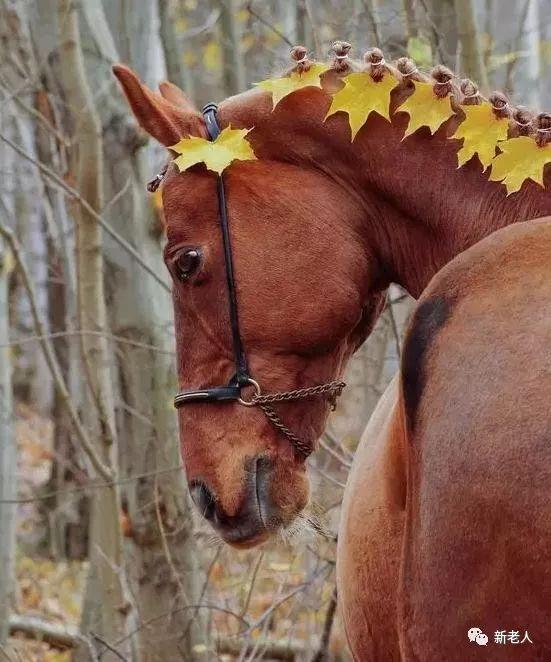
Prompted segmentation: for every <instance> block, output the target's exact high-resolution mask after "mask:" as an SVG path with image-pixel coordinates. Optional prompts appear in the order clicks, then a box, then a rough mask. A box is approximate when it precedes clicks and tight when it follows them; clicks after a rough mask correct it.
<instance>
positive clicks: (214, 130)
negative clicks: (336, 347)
mask: <svg viewBox="0 0 551 662" xmlns="http://www.w3.org/2000/svg"><path fill="white" fill-rule="evenodd" d="M216 113H217V106H216V104H214V103H209V104H207V105H206V106H205V107H204V108H203V118H204V120H205V124H206V127H207V132H208V134H209V139H210V140H211V141H214V140H216V138H217V137H218V136H219V135H220V125H219V124H218V120H217V117H216ZM216 190H217V195H218V217H219V221H220V230H221V234H222V245H223V249H224V264H225V270H226V285H227V290H228V304H229V318H230V327H231V334H232V348H233V356H234V363H235V372H234V375H233V377H232V378H231V379H230V381H229V383H228V384H227V385H226V386H214V387H210V388H202V389H199V390H194V391H181V392H180V393H178V394H177V395H176V397H175V398H174V406H175V407H176V408H179V407H183V406H185V405H187V404H190V403H193V402H195V403H197V402H224V401H234V402H238V403H239V404H241V405H243V406H247V407H259V408H260V409H261V410H262V411H263V412H264V414H265V416H266V417H267V419H268V420H269V421H270V422H271V423H272V425H273V426H274V427H275V428H276V429H277V430H278V431H279V432H281V433H282V434H283V435H284V436H285V437H287V439H288V440H289V441H290V442H291V444H292V445H293V447H294V449H295V452H296V453H297V454H298V455H300V456H302V457H307V456H308V455H309V454H310V453H311V452H312V450H313V448H314V443H313V442H308V441H304V440H301V439H300V438H299V437H297V436H296V435H295V434H294V433H293V432H292V431H291V430H290V429H289V428H288V427H287V426H286V425H285V424H284V423H283V421H282V420H281V419H280V418H279V415H278V414H277V413H276V411H275V410H274V409H273V408H272V406H271V405H272V404H274V403H277V402H292V401H296V400H301V399H307V398H317V397H325V398H327V399H328V400H329V401H330V402H331V403H332V404H333V405H334V403H335V400H336V398H337V397H338V396H339V395H340V394H341V391H342V389H343V388H344V386H345V384H344V382H340V381H334V382H328V383H327V384H320V385H318V386H311V387H308V388H303V389H297V390H294V391H285V392H283V393H270V394H262V393H261V390H260V386H259V385H258V383H257V382H256V381H255V380H254V379H253V378H252V377H251V374H250V372H249V366H248V362H247V356H246V354H245V349H244V347H243V341H242V339H241V331H240V329H239V314H238V307H237V292H236V288H235V278H234V268H233V254H232V248H231V237H230V228H229V221H228V208H227V204H226V190H225V187H224V179H223V175H222V174H220V175H218V179H217V183H216ZM246 386H252V387H253V388H254V390H255V393H254V395H253V396H252V398H251V399H250V400H248V401H247V400H244V399H243V398H242V397H241V390H242V389H243V388H244V387H246Z"/></svg>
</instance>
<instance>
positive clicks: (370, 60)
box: [285, 40, 551, 147]
mask: <svg viewBox="0 0 551 662" xmlns="http://www.w3.org/2000/svg"><path fill="white" fill-rule="evenodd" d="M351 49H352V45H351V44H350V43H349V42H346V41H340V40H338V41H335V42H333V43H332V45H331V55H330V60H329V62H328V64H329V70H330V71H333V72H334V73H336V74H338V75H339V76H346V74H348V73H355V72H362V71H363V72H368V73H369V74H370V75H371V77H372V78H373V80H375V81H377V80H380V79H381V78H382V77H383V76H384V74H385V73H386V72H390V73H391V74H392V75H393V76H394V77H395V78H396V79H397V80H398V82H399V83H401V84H402V85H406V86H407V85H408V83H409V87H410V88H411V91H413V84H412V82H411V81H420V82H423V83H432V85H433V87H434V92H435V94H436V95H437V96H441V97H445V96H448V95H450V96H451V100H452V108H453V110H454V113H455V115H456V116H460V115H461V106H468V105H476V104H479V103H482V102H484V101H487V102H489V103H490V104H491V106H492V109H493V111H494V114H495V115H496V117H497V118H508V119H509V137H511V138H512V137H517V136H532V137H533V138H534V140H535V141H536V143H537V144H538V146H540V147H543V146H545V145H546V144H548V143H549V142H551V113H548V112H540V113H537V112H536V111H533V110H530V109H529V108H527V107H526V106H524V105H520V104H519V105H513V104H511V101H510V99H509V98H508V96H507V95H506V94H505V93H504V92H500V91H493V92H491V93H490V94H489V95H488V96H487V97H486V96H484V95H483V94H482V93H481V92H480V89H479V86H478V84H477V83H476V82H474V81H473V80H471V79H470V78H462V77H461V76H459V75H458V74H457V73H455V72H453V71H452V70H451V69H449V68H448V67H446V66H444V65H442V64H437V65H435V66H433V67H432V68H430V69H429V70H428V71H426V72H423V71H422V70H421V68H420V67H418V66H417V65H416V63H415V62H414V60H413V59H412V58H410V57H400V58H398V59H397V60H394V61H392V62H387V61H386V60H385V57H384V54H383V51H382V50H381V49H380V48H369V49H368V50H366V51H365V53H364V55H363V58H362V60H358V59H353V58H351V57H350V55H349V53H350V50H351ZM290 54H291V58H292V59H293V60H294V61H295V65H294V66H293V67H291V68H290V69H287V71H286V72H285V73H286V74H287V75H288V74H290V73H291V72H293V71H298V72H301V71H305V70H307V69H308V67H309V66H310V65H311V64H312V62H311V61H310V59H309V58H308V51H307V49H306V48H305V47H304V46H295V47H294V48H292V49H291V51H290ZM458 119H460V118H459V117H458ZM460 121H461V120H460Z"/></svg>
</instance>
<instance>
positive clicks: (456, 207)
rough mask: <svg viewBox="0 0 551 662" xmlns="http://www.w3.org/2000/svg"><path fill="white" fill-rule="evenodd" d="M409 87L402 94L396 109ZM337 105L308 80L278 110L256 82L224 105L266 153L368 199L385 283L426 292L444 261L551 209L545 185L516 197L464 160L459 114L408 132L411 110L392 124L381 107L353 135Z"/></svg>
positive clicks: (367, 232) (368, 225)
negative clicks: (332, 108) (333, 110)
mask: <svg viewBox="0 0 551 662" xmlns="http://www.w3.org/2000/svg"><path fill="white" fill-rule="evenodd" d="M404 94H405V95H406V96H407V93H406V92H405V90H403V89H402V90H397V92H396V93H395V94H394V93H393V101H392V105H393V107H394V109H395V108H397V107H398V106H399V105H400V103H401V102H402V101H403V99H404V98H405V96H404ZM329 105H330V99H329V97H328V95H327V94H326V93H324V92H323V91H322V90H318V89H316V88H306V89H304V90H301V91H299V92H296V93H294V94H292V95H290V96H289V97H287V98H286V99H284V101H283V102H282V103H281V104H280V106H278V107H277V108H276V109H275V110H274V111H272V104H271V100H270V97H269V96H268V95H266V94H265V93H263V92H260V90H254V91H250V92H248V93H245V94H243V95H239V96H237V97H233V98H231V99H228V100H227V101H226V102H224V105H223V108H224V110H223V114H224V115H226V116H227V121H228V122H230V121H231V123H232V124H234V125H237V126H239V125H241V126H246V127H251V126H254V127H255V131H254V135H255V147H256V146H257V145H258V147H259V151H260V154H261V158H262V157H264V156H267V157H268V158H274V159H275V160H285V161H287V162H291V163H294V164H296V165H298V166H299V167H306V168H313V169H315V170H317V171H321V172H323V173H324V174H325V175H327V176H328V177H329V178H331V179H333V180H334V181H336V182H337V183H338V184H339V185H341V186H342V187H344V188H345V189H346V190H347V192H348V193H349V195H350V197H351V200H352V201H353V203H354V204H355V205H358V204H359V205H361V206H362V207H363V210H364V212H365V213H364V218H365V223H364V225H363V227H362V228H361V229H360V231H361V233H362V234H363V237H364V240H365V245H366V250H369V251H370V252H371V253H375V255H376V256H377V258H378V260H379V264H380V268H381V286H382V287H384V285H385V284H388V283H390V282H396V283H398V284H400V285H402V286H403V287H404V288H405V289H406V290H407V291H408V292H410V294H412V295H413V296H415V297H417V296H419V294H420V293H421V292H422V291H423V289H424V288H425V287H426V285H427V284H428V282H429V281H430V279H431V278H432V276H433V275H434V274H435V273H436V272H437V271H439V270H440V268H441V267H442V266H443V265H444V264H446V263H447V262H449V261H450V260H451V259H452V258H453V257H455V256H456V255H458V254H459V253H460V252H462V251H463V250H465V249H466V248H468V247H469V246H471V245H473V244H474V243H476V242H477V241H479V240H481V239H483V238H484V237H485V236H487V235H488V234H490V233H492V232H494V231H495V230H498V229H499V228H502V227H504V226H506V225H509V224H511V223H516V222H520V221H526V220H529V219H531V218H537V217H540V216H546V215H551V196H550V195H549V193H548V191H546V190H544V189H542V188H540V187H538V186H537V185H536V184H533V183H531V182H530V183H528V184H525V185H524V186H523V189H522V191H521V192H519V193H515V194H513V195H511V196H509V197H508V196H507V194H506V190H505V187H504V186H503V185H502V184H500V183H498V182H491V181H489V180H488V175H487V174H484V173H483V172H482V166H481V165H480V163H479V162H478V159H477V158H476V157H475V158H473V159H471V161H470V162H468V163H467V164H466V165H464V166H463V167H461V168H457V150H458V147H459V145H458V143H457V142H456V141H455V140H450V139H449V136H451V135H452V134H453V133H454V131H455V128H456V126H457V122H456V120H455V119H454V118H452V119H451V120H449V121H448V122H447V123H446V124H445V125H444V126H443V127H442V128H441V129H440V130H439V131H438V132H437V133H436V134H435V135H433V136H431V135H430V133H429V130H428V129H427V128H426V127H425V128H422V129H420V130H418V131H417V132H415V133H414V134H413V135H411V136H408V137H407V138H406V139H404V140H403V136H404V131H405V128H406V125H407V115H406V114H404V113H397V114H392V122H391V123H389V122H387V121H386V120H385V119H383V118H382V117H380V116H379V115H377V114H375V113H374V114H372V115H371V116H370V117H369V118H368V120H367V123H366V125H364V127H362V129H361V130H360V132H359V133H358V135H357V136H356V138H355V140H354V141H353V142H352V143H351V142H350V132H349V129H348V121H347V118H346V115H345V114H344V113H337V114H336V115H333V116H331V117H329V118H327V119H325V116H326V114H327V111H328V108H329ZM547 185H551V182H550V181H549V180H548V181H547ZM342 222H343V226H346V224H347V223H349V219H347V217H346V216H345V215H344V216H343V218H342ZM343 230H346V228H345V227H343ZM353 230H354V231H357V230H358V228H354V229H353Z"/></svg>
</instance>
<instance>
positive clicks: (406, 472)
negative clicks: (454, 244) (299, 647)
mask: <svg viewBox="0 0 551 662" xmlns="http://www.w3.org/2000/svg"><path fill="white" fill-rule="evenodd" d="M550 260H551V218H547V219H542V220H538V221H527V222H525V223H519V224H515V225H511V226H508V227H506V228H504V229H501V230H499V231H497V232H495V233H493V234H491V235H490V236H489V237H487V238H485V239H483V240H482V241H480V242H478V243H477V244H475V245H474V246H473V247H471V248H469V249H467V250H466V251H465V252H463V253H461V254H460V255H459V256H458V257H456V258H454V259H453V260H452V261H451V262H450V263H449V264H447V265H446V266H445V267H443V268H442V269H441V270H440V271H439V272H438V274H436V276H435V277H434V278H433V279H432V280H431V282H430V283H429V285H428V287H427V288H426V290H425V291H424V292H423V294H422V296H421V298H420V299H419V302H418V306H417V308H416V310H415V313H414V315H413V318H412V320H411V323H410V326H409V328H408V331H407V333H406V336H405V340H404V350H403V358H402V363H401V367H400V371H399V375H398V376H397V377H395V378H394V380H393V381H392V382H391V384H390V385H389V387H388V388H387V390H386V392H385V393H384V395H383V396H382V398H381V399H380V401H379V403H378V405H377V407H376V409H375V411H374V413H373V415H372V418H371V419H370V422H369V424H368V426H367V428H366V430H365V432H364V435H363V437H362V440H361V442H360V445H359V447H358V449H357V451H356V455H355V458H354V462H353V465H352V468H351V471H350V475H349V479H348V483H347V487H346V490H345V495H344V499H343V505H342V513H341V521H340V529H339V535H338V544H337V547H338V549H337V583H338V586H339V588H340V598H341V599H340V610H341V616H342V620H343V623H344V628H345V631H346V635H347V639H348V642H349V645H350V649H351V651H352V653H353V656H354V659H356V660H384V661H387V660H388V661H391V660H429V661H432V660H449V661H450V662H453V661H455V660H457V661H458V662H463V661H464V660H467V659H473V660H474V659H492V660H518V659H521V660H548V659H550V658H551V628H550V626H549V614H548V611H549V604H551V582H549V580H548V577H549V567H550V566H551V552H550V549H551V499H550V488H549V485H550V484H551V446H550V445H549V439H550V435H551V418H550V417H549V414H548V412H547V408H546V403H547V402H548V401H549V394H550V393H551V354H550V353H549V350H548V346H549V342H550V341H551V303H550V301H551V281H550V279H549V264H550ZM475 628H476V629H478V631H479V632H481V633H482V634H483V638H482V644H483V645H486V646H491V653H488V655H490V657H483V656H481V653H482V651H477V650H473V648H475V649H476V648H478V644H477V643H476V641H474V642H473V641H469V638H468V633H469V632H471V630H474V629H475ZM515 633H516V634H515ZM526 636H527V637H528V639H530V642H531V643H528V640H526V641H525V644H524V645H520V642H521V641H522V639H524V638H525V637H526ZM488 637H490V639H491V642H490V644H488V643H487V642H488ZM507 637H508V638H507ZM511 642H512V643H511Z"/></svg>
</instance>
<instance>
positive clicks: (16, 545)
mask: <svg viewBox="0 0 551 662" xmlns="http://www.w3.org/2000/svg"><path fill="white" fill-rule="evenodd" d="M336 38H342V39H346V40H348V41H350V42H352V44H353V46H354V51H353V54H354V55H355V56H356V57H361V54H362V52H363V51H364V50H365V49H366V48H367V47H370V46H375V45H376V46H380V47H381V48H383V50H384V52H385V55H386V57H387V58H395V57H399V56H401V55H404V54H409V55H410V56H411V57H413V58H414V59H415V60H416V62H417V64H418V65H419V66H420V67H422V68H426V69H428V68H430V66H431V65H432V64H436V63H439V62H442V63H444V64H447V65H448V66H450V67H452V68H453V69H455V70H456V71H457V72H458V73H460V74H462V75H468V76H470V77H472V78H473V79H475V80H477V81H478V82H479V83H480V84H481V87H482V89H483V90H484V91H489V90H490V89H501V90H504V91H506V92H507V93H509V94H510V95H511V97H512V98H513V100H514V101H515V102H516V103H524V104H526V105H529V106H532V107H534V108H539V109H542V110H544V109H545V107H546V106H547V107H549V105H550V101H551V98H550V96H551V85H549V82H550V78H549V74H548V72H549V71H550V68H549V62H550V60H551V0H388V1H387V0H321V1H319V2H318V1H316V0H274V1H273V2H270V3H267V2H261V1H260V0H250V1H247V0H133V1H131V0H103V1H102V0H81V1H80V2H76V1H73V0H0V108H1V110H0V168H1V178H0V659H2V658H5V659H7V660H50V661H54V660H70V659H75V660H103V661H105V660H117V659H118V660H121V659H122V660H148V661H152V660H156V661H158V660H161V661H172V660H180V659H181V660H215V659H228V660H233V659H235V660H240V661H245V660H258V659H270V660H309V661H314V660H315V661H317V662H320V661H321V660H345V659H348V657H347V655H348V654H347V652H346V644H345V639H344V636H343V633H342V631H341V629H340V626H339V623H338V619H337V617H336V615H335V580H334V562H335V534H336V528H337V523H338V518H339V505H340V500H341V496H342V490H343V486H344V483H345V481H346V476H347V471H348V469H349V467H350V462H351V459H352V457H353V454H354V449H355V447H356V445H357V443H358V440H359V437H360V435H361V432H362V430H363V428H364V426H365V424H366V422H367V420H368V418H369V415H370V413H371V411H372V409H373V407H374V406H375V404H376V402H377V399H378V398H379V396H380V394H381V393H382V391H383V390H384V388H385V386H386V384H387V383H388V381H389V380H390V378H391V377H392V375H393V373H394V372H395V371H396V369H397V365H398V360H399V354H400V343H401V337H402V332H403V328H404V323H405V321H406V319H407V316H408V311H409V310H410V307H411V301H410V299H409V298H408V297H407V295H406V294H405V293H403V292H401V291H399V290H398V288H394V289H393V290H392V293H391V297H390V300H389V304H388V306H387V310H386V312H385V314H384V316H383V317H382V319H381V320H380V323H379V324H378V326H377V329H376V331H375V332H374V334H373V335H372V337H371V338H370V340H369V341H368V342H367V343H366V344H365V345H364V347H363V348H362V349H361V350H360V351H359V352H358V353H357V355H356V357H355V359H354V361H353V363H352V365H351V366H350V369H349V371H348V375H347V378H346V379H347V382H348V384H349V388H348V389H347V390H346V392H345V395H344V397H343V398H342V400H341V402H340V405H339V408H338V410H337V411H336V412H335V414H334V416H333V418H332V419H331V423H330V426H329V430H328V433H327V434H326V435H325V437H324V438H323V439H322V441H321V448H320V450H319V452H318V453H317V454H315V456H313V457H312V458H311V459H310V461H309V463H310V472H311V474H312V476H313V479H314V483H315V488H314V497H313V498H314V502H315V508H316V511H317V512H318V514H319V517H320V522H321V523H322V524H321V525H320V531H319V532H317V533H316V534H315V535H314V534H303V535H298V534H297V535H296V536H290V539H289V540H287V541H280V542H277V543H274V544H272V545H269V546H266V547H264V548H262V549H260V550H255V551H251V552H240V553H238V552H236V551H233V550H231V549H229V548H226V547H221V546H219V543H218V542H216V541H213V538H212V536H211V534H210V532H209V530H208V529H207V528H206V527H205V526H204V525H202V524H201V523H200V522H199V521H198V519H197V518H196V516H195V514H194V512H193V510H192V508H191V507H190V502H189V499H188V496H187V488H186V485H185V478H184V475H183V472H182V470H181V466H180V465H181V460H180V457H179V450H178V435H177V429H176V416H175V413H174V411H173V409H172V404H171V402H172V397H173V393H174V391H175V388H176V380H175V376H174V371H173V367H174V355H173V353H174V338H173V328H172V304H171V300H170V285H169V280H168V273H167V272H166V271H165V268H164V266H163V263H162V259H161V248H162V244H163V234H162V223H161V219H160V209H159V206H160V205H159V197H158V196H157V195H150V194H148V193H147V192H146V188H145V184H146V182H147V181H149V180H150V179H152V177H153V176H154V175H155V173H157V172H158V170H159V169H160V166H161V165H162V164H163V161H164V158H165V155H164V153H163V150H161V149H160V148H159V147H158V146H156V145H154V144H152V142H151V141H148V140H147V139H146V137H145V136H144V135H143V134H142V133H141V132H140V131H139V130H138V129H137V127H136V125H135V123H134V121H133V119H132V118H131V117H130V114H129V111H128V108H127V106H126V103H125V101H124V99H123V98H122V95H121V93H120V91H119V89H118V88H117V86H116V84H115V80H114V78H113V76H112V75H111V70H110V67H111V64H113V63H114V62H125V63H127V64H129V65H130V66H131V67H133V68H134V69H135V70H136V71H137V72H138V74H139V75H140V77H141V78H142V80H144V81H145V82H146V83H147V84H148V85H149V86H150V87H155V86H156V85H157V84H158V83H159V81H161V80H162V79H165V78H168V79H170V80H171V81H173V82H174V83H176V84H178V85H180V86H181V87H182V88H183V89H184V90H185V91H186V92H187V93H188V94H189V95H190V96H191V97H192V98H193V99H194V100H195V103H196V105H197V106H198V107H200V106H201V105H202V104H203V103H205V102H207V101H211V100H220V99H222V98H224V97H226V96H228V95H231V94H234V93H236V92H239V91H241V90H244V89H246V88H247V87H249V86H250V85H252V84H253V83H254V82H255V81H258V80H262V79H264V78H266V77H269V76H270V75H272V74H274V73H278V72H280V71H281V70H282V69H283V68H284V67H285V66H287V63H288V50H289V47H290V46H291V45H294V44H297V43H303V44H305V45H306V46H307V47H308V48H309V49H310V50H311V51H312V53H313V55H315V56H316V57H318V58H320V59H325V58H326V57H327V54H328V51H329V46H330V43H331V41H332V40H334V39H336ZM421 174H422V173H421Z"/></svg>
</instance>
